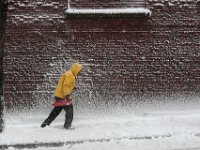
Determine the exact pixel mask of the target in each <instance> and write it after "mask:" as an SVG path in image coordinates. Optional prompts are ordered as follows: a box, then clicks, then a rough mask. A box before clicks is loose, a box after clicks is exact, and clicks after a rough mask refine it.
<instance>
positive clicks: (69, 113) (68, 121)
mask: <svg viewBox="0 0 200 150" xmlns="http://www.w3.org/2000/svg"><path fill="white" fill-rule="evenodd" d="M63 109H64V110H65V112H66V114H65V124H64V127H65V128H69V127H70V126H71V123H72V120H73V105H72V104H71V105H69V106H57V107H54V109H53V110H52V111H51V113H50V114H49V116H48V118H47V119H46V120H45V123H46V124H47V125H50V124H51V123H52V122H53V120H54V119H55V118H56V117H57V116H58V115H59V114H60V112H61V111H62V110H63Z"/></svg>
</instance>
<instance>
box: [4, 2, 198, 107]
mask: <svg viewBox="0 0 200 150" xmlns="http://www.w3.org/2000/svg"><path fill="white" fill-rule="evenodd" d="M71 5H72V7H78V8H80V7H93V6H94V7H105V8H107V7H110V6H111V7H124V6H126V7H132V6H133V5H137V6H142V5H143V6H147V7H148V8H150V9H151V11H152V16H151V17H150V18H149V19H147V18H130V17H129V18H125V17H121V18H67V17H66V16H65V14H64V12H65V10H66V8H67V0H60V1H57V0H46V1H41V0H34V1H33V0H32V1H27V0H15V1H14V0H13V1H11V2H10V5H9V10H8V18H7V19H8V20H7V29H6V33H7V35H6V43H5V63H4V71H5V100H6V105H7V107H8V108H10V107H12V106H15V107H19V108H21V107H24V106H25V105H26V106H28V107H35V106H37V105H38V104H40V103H41V102H46V103H50V102H51V99H52V93H53V90H54V87H55V85H56V82H57V80H58V77H59V76H60V74H61V73H62V72H63V71H64V70H65V69H67V68H68V67H69V66H70V64H71V63H73V62H74V61H75V60H76V61H79V62H81V63H83V64H85V65H84V66H85V67H84V71H83V72H82V74H81V75H80V77H79V82H78V84H79V87H80V90H78V91H77V99H78V100H80V101H81V102H82V103H83V102H88V103H95V102H96V101H98V102H99V101H101V100H102V99H105V100H106V101H113V102H115V101H114V98H115V97H117V98H118V100H122V99H123V98H124V96H132V95H137V94H138V93H140V94H141V93H149V92H150V93H163V92H197V93H198V92H199V87H200V86H199V85H200V80H199V78H200V65H199V64H200V59H199V58H200V49H199V47H200V42H199V39H200V28H199V27H200V15H199V7H197V5H196V3H195V1H185V2H179V1H171V2H170V1H163V2H157V0H155V1H154V0H149V1H146V2H145V3H137V4H135V3H134V2H131V1H126V0H125V1H121V0H118V1H115V0H112V1H105V2H104V1H95V3H94V2H93V1H91V0H86V1H83V0H81V1H75V0H74V1H71ZM82 99H83V100H82Z"/></svg>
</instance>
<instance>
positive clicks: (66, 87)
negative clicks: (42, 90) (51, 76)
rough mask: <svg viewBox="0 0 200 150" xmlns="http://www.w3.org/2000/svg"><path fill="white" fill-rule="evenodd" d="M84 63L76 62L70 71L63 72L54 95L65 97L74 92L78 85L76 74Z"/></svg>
mask: <svg viewBox="0 0 200 150" xmlns="http://www.w3.org/2000/svg"><path fill="white" fill-rule="evenodd" d="M81 69H82V65H81V64H78V63H75V64H73V65H72V66H71V67H70V69H69V70H68V71H66V72H65V73H63V74H62V75H61V77H60V79H59V82H58V84H57V86H56V89H55V91H54V96H55V97H59V98H65V97H66V96H68V95H70V94H71V93H72V92H73V89H74V88H75V86H76V76H77V75H78V73H79V72H80V71H81Z"/></svg>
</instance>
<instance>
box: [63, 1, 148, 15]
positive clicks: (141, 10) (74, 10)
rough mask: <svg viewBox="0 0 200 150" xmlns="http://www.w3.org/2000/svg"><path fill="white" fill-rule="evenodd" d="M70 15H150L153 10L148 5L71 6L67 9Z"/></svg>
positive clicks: (67, 13)
mask: <svg viewBox="0 0 200 150" xmlns="http://www.w3.org/2000/svg"><path fill="white" fill-rule="evenodd" d="M65 13H66V15H67V16H68V17H150V16H151V11H150V10H149V9H148V8H146V7H141V6H140V7H138V6H137V7H120V8H119V7H118V8H108V7H106V8H102V7H100V8H85V7H82V8H81V7H71V5H70V0H68V8H67V10H66V11H65Z"/></svg>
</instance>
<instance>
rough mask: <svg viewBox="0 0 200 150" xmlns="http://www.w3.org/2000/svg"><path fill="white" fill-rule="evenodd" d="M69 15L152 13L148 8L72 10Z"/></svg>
mask: <svg viewBox="0 0 200 150" xmlns="http://www.w3.org/2000/svg"><path fill="white" fill-rule="evenodd" d="M66 13H68V14H146V15H147V14H149V15H151V11H150V10H149V9H147V8H115V9H114V8H110V9H109V8H108V9H74V8H73V9H72V8H69V9H67V10H66Z"/></svg>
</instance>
